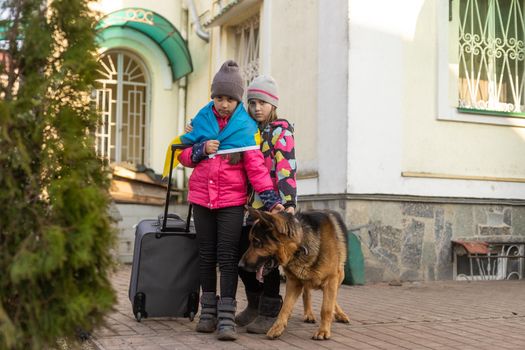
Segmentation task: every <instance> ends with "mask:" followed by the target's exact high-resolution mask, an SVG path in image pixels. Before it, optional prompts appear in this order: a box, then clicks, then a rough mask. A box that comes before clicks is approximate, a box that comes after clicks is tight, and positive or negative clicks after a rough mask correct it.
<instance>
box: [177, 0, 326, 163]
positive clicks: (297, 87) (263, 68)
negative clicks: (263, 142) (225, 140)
mask: <svg viewBox="0 0 525 350" xmlns="http://www.w3.org/2000/svg"><path fill="white" fill-rule="evenodd" d="M195 4H196V8H197V11H198V13H199V15H200V18H201V23H202V22H204V21H203V19H205V18H208V17H209V16H210V13H209V11H211V5H212V1H205V0H201V1H196V2H195ZM265 6H270V7H269V8H268V9H267V11H268V12H266V13H268V14H269V16H267V17H264V16H265V15H264V14H265V8H264V7H265ZM318 6H319V4H318V1H315V0H289V1H275V0H270V1H268V0H267V1H265V2H264V1H261V2H259V3H254V5H253V7H254V8H257V7H260V13H261V24H260V26H261V27H260V28H261V31H260V50H261V53H260V56H261V62H260V70H259V71H260V73H264V74H270V75H272V76H273V77H274V78H275V79H276V81H277V83H278V86H279V94H280V100H279V109H278V114H279V116H280V117H282V118H286V119H288V120H289V121H290V122H292V123H294V124H295V137H296V145H297V147H296V151H297V158H298V163H299V164H300V171H302V172H304V171H316V170H317V118H318V100H317V78H318V76H317V72H318V71H317V66H318V59H317V46H318V15H317V13H318ZM250 12H251V11H250ZM242 17H246V16H245V13H243V14H241V15H240V17H239V18H240V19H242ZM248 17H249V16H248ZM239 18H235V19H233V20H232V21H231V22H233V24H236V22H238V21H239ZM268 21H269V23H268ZM190 22H191V20H190ZM228 24H229V23H228ZM228 24H226V25H223V26H216V27H212V28H205V30H206V31H208V32H210V44H209V45H208V44H206V43H205V42H204V41H203V40H201V39H200V38H198V37H197V35H196V34H195V32H194V30H193V29H192V28H190V29H189V30H188V35H189V36H188V40H189V49H190V52H191V54H192V58H193V64H194V72H193V73H192V74H190V75H189V77H188V95H187V99H186V101H187V116H188V117H189V118H191V117H192V116H193V115H195V113H196V112H198V110H199V108H201V107H202V106H203V105H204V104H205V103H206V102H207V101H208V100H209V94H210V85H211V81H212V79H213V75H214V74H215V73H216V72H217V70H218V69H219V67H220V65H221V63H222V62H224V61H225V60H226V59H234V58H235V57H234V52H235V42H234V40H233V36H232V34H231V27H229V26H228ZM263 26H269V29H270V30H269V31H267V32H265V31H264V30H263ZM265 59H269V60H270V61H269V62H268V61H264V60H265ZM267 68H268V69H267Z"/></svg>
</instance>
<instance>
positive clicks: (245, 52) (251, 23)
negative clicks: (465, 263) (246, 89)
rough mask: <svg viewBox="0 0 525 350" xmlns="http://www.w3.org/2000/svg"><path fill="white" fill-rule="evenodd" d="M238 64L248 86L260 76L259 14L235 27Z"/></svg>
mask: <svg viewBox="0 0 525 350" xmlns="http://www.w3.org/2000/svg"><path fill="white" fill-rule="evenodd" d="M235 34H236V36H237V48H238V51H237V62H238V63H239V66H240V71H241V75H242V77H243V78H244V81H245V84H246V86H247V85H249V84H250V82H251V81H252V80H253V79H254V78H255V77H257V75H258V74H259V14H256V15H255V16H253V17H251V18H249V19H248V20H246V21H245V22H243V23H241V24H239V25H238V26H236V27H235Z"/></svg>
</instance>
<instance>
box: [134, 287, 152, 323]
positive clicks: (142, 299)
mask: <svg viewBox="0 0 525 350" xmlns="http://www.w3.org/2000/svg"><path fill="white" fill-rule="evenodd" d="M133 314H134V315H135V319H136V320H137V321H138V322H140V321H141V320H142V318H143V317H144V318H146V317H148V313H147V312H146V295H145V294H144V293H141V292H139V293H137V294H135V297H134V298H133Z"/></svg>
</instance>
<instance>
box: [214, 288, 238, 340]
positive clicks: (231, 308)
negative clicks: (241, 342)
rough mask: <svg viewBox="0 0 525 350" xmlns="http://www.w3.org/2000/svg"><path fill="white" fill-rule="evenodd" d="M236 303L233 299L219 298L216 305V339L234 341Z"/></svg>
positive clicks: (235, 332) (235, 337) (235, 333)
mask: <svg viewBox="0 0 525 350" xmlns="http://www.w3.org/2000/svg"><path fill="white" fill-rule="evenodd" d="M236 308H237V303H236V302H235V299H233V298H221V299H219V303H218V304H217V311H218V313H219V324H218V325H217V330H218V334H217V339H219V340H236V339H237V331H236V330H235V322H234V320H235V310H236Z"/></svg>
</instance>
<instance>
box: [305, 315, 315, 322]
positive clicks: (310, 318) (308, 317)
mask: <svg viewBox="0 0 525 350" xmlns="http://www.w3.org/2000/svg"><path fill="white" fill-rule="evenodd" d="M303 321H304V322H306V323H315V316H314V315H313V314H311V313H310V314H304V317H303Z"/></svg>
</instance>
